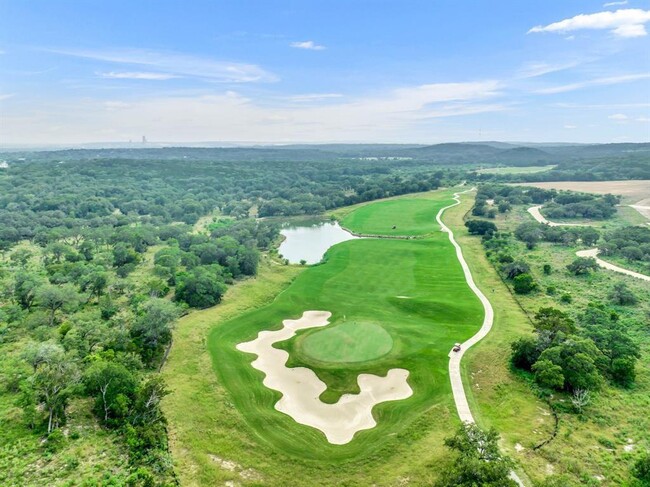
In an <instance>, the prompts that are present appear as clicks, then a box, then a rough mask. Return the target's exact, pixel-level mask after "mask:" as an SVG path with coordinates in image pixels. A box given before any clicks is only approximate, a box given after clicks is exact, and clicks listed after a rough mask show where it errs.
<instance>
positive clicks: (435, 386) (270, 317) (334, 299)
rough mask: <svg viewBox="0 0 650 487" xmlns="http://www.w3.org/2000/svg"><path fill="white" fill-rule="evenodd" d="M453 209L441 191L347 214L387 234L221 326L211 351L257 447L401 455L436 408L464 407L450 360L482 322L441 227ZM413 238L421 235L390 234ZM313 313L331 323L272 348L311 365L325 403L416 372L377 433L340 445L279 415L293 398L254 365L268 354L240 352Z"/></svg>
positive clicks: (342, 455) (335, 456)
mask: <svg viewBox="0 0 650 487" xmlns="http://www.w3.org/2000/svg"><path fill="white" fill-rule="evenodd" d="M453 203H454V200H453V199H452V192H451V191H440V192H436V193H430V194H427V195H424V196H416V197H408V198H401V199H395V200H389V201H382V202H378V203H372V204H367V205H363V206H360V207H359V208H356V209H354V210H353V211H352V212H350V213H349V214H348V215H347V216H345V217H344V218H343V220H342V225H343V226H344V227H346V228H348V229H349V230H351V231H352V232H354V233H356V234H360V235H386V236H387V238H363V239H356V240H351V241H347V242H343V243H340V244H338V245H335V246H334V247H332V248H331V249H330V250H329V251H328V252H327V254H326V256H325V259H324V262H323V263H322V264H320V265H317V266H313V267H310V268H308V269H306V270H305V271H304V272H302V273H301V274H299V275H298V276H297V278H296V279H295V280H294V281H293V282H292V283H291V285H290V286H289V287H287V288H286V289H285V290H284V291H283V292H282V293H280V294H279V295H278V296H277V297H276V298H275V300H274V301H273V302H272V303H270V304H268V305H266V306H263V307H260V308H258V309H254V310H252V311H249V312H246V313H244V314H242V315H240V316H238V317H236V318H235V319H232V320H230V321H227V322H225V323H223V324H220V325H219V326H216V327H214V328H213V329H212V331H211V333H210V335H209V339H208V347H209V351H210V354H211V356H212V362H213V367H214V372H215V373H216V375H217V379H218V382H219V383H220V384H222V385H223V386H224V387H225V388H226V390H227V391H228V394H229V396H230V399H231V401H232V404H233V405H234V407H235V408H236V409H237V411H239V413H240V414H241V415H242V416H243V418H244V420H245V423H246V425H247V427H248V428H250V430H251V431H253V432H254V436H255V437H256V438H257V440H258V441H260V442H262V443H264V444H266V445H267V446H270V447H272V449H273V450H275V451H277V452H278V453H279V452H282V453H283V454H288V455H290V456H292V457H296V458H301V459H305V460H326V461H327V462H329V463H331V462H342V461H346V462H349V461H351V460H355V459H361V458H363V457H367V456H368V455H369V454H371V453H372V452H373V451H374V450H377V449H380V448H381V449H384V448H387V447H388V448H390V445H391V443H394V442H397V441H399V438H400V434H402V433H403V432H404V431H405V430H407V429H409V427H410V426H411V425H413V424H414V422H416V421H417V420H418V419H419V418H420V417H421V416H422V415H423V414H424V413H426V412H427V411H429V410H431V408H434V407H436V406H441V405H444V406H445V407H447V408H451V409H453V400H452V395H451V387H450V384H449V377H448V372H447V366H448V357H447V354H448V353H449V350H450V349H451V348H452V346H453V344H454V343H455V342H463V341H465V340H466V339H467V338H469V337H471V336H472V335H473V334H474V333H475V332H476V331H477V330H478V329H479V328H480V325H481V322H482V319H483V310H482V307H481V304H480V302H479V300H478V299H477V298H476V296H475V295H474V294H473V293H472V291H471V290H470V288H469V287H468V285H467V283H466V281H465V277H464V275H463V271H462V269H461V266H460V263H459V262H458V260H457V257H456V253H455V249H454V247H453V246H452V244H451V243H450V242H449V239H448V236H447V234H445V233H443V232H441V231H440V226H439V225H438V223H437V222H436V215H437V213H438V212H439V210H440V209H441V208H443V207H445V206H448V205H450V204H453ZM409 236H417V237H418V238H414V239H404V238H391V237H409ZM310 310H320V311H321V312H322V313H326V316H328V320H327V321H322V322H319V323H318V325H317V326H312V327H307V328H304V329H296V331H295V333H291V334H289V335H291V336H287V338H286V339H283V340H281V341H278V342H277V343H275V344H274V345H273V346H274V347H275V349H280V350H283V351H284V352H285V355H284V357H286V356H287V355H288V358H285V359H283V360H285V361H286V367H288V368H289V369H292V368H294V369H296V370H300V369H299V368H304V369H309V371H310V372H311V373H313V374H315V376H316V377H317V380H319V381H322V382H323V383H324V385H325V386H326V388H325V389H324V390H323V391H322V393H321V394H320V395H319V396H318V397H317V398H314V399H316V400H318V402H319V403H320V404H322V405H327V406H333V405H335V404H337V403H338V402H339V401H340V402H341V403H343V402H345V401H348V400H351V398H354V397H357V396H358V395H360V394H362V392H363V391H362V390H361V389H362V388H360V383H361V382H362V378H364V377H367V376H368V375H372V376H376V377H377V378H386V377H388V375H389V374H391V371H394V370H395V369H397V370H403V371H406V372H407V375H408V379H407V381H408V386H409V387H410V389H412V394H408V397H406V396H407V394H402V395H401V396H400V397H399V398H396V399H395V400H390V399H385V400H384V401H383V402H379V403H378V404H377V405H376V406H374V408H373V409H372V416H373V418H374V421H376V426H374V427H370V428H363V429H361V430H360V431H358V432H357V433H356V434H355V435H354V437H353V438H352V439H351V441H346V442H340V443H341V444H333V443H331V442H330V441H328V439H327V437H326V436H325V434H324V433H323V431H321V430H319V429H318V428H315V427H310V426H306V425H304V424H300V423H298V422H297V421H296V420H295V419H294V418H292V417H291V416H290V415H289V414H285V413H283V412H280V411H278V406H277V404H278V402H279V401H281V399H282V400H283V401H284V402H286V399H287V398H283V397H282V394H281V393H280V392H279V390H282V389H283V387H284V386H278V385H277V384H276V385H274V386H271V387H267V385H265V383H264V382H265V374H264V373H263V372H262V371H261V370H258V368H257V366H253V364H252V362H253V361H254V360H255V359H256V358H257V357H256V356H257V355H260V356H261V355H264V354H263V353H262V352H260V351H254V350H253V349H251V348H250V345H248V348H247V347H246V346H243V345H240V344H245V343H246V342H248V344H250V343H251V342H252V341H253V340H255V339H256V337H258V335H259V337H260V339H261V337H262V336H264V334H267V333H270V332H277V331H278V330H281V329H282V328H283V322H284V321H285V320H288V322H291V320H299V319H300V318H301V316H303V313H305V312H308V311H310ZM260 332H262V334H261V335H260ZM238 346H239V349H238ZM260 359H261V360H262V359H264V357H260ZM282 366H283V367H284V364H282ZM284 370H286V368H285V369H284ZM320 390H322V388H321V389H320ZM402 392H403V391H402ZM314 414H317V413H316V412H315V413H314ZM332 421H333V422H336V421H337V418H336V417H333V418H332ZM374 421H373V422H374Z"/></svg>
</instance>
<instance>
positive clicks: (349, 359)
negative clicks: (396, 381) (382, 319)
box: [298, 321, 393, 363]
mask: <svg viewBox="0 0 650 487" xmlns="http://www.w3.org/2000/svg"><path fill="white" fill-rule="evenodd" d="M298 347H300V348H301V349H302V352H303V353H304V354H305V355H307V356H308V357H311V358H313V359H314V360H319V361H321V362H336V363H353V362H367V361H369V360H375V359H378V358H381V357H383V356H384V355H386V354H387V353H388V352H390V350H391V348H393V339H392V338H391V336H390V334H389V333H388V332H387V331H386V330H384V329H383V328H382V327H381V326H379V325H376V324H374V323H363V322H361V323H357V322H353V321H346V322H344V323H341V324H340V325H338V326H335V327H333V328H325V329H324V330H319V331H316V332H315V333H311V334H309V335H307V336H305V337H304V339H302V340H300V342H299V344H298Z"/></svg>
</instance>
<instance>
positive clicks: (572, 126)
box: [564, 124, 578, 130]
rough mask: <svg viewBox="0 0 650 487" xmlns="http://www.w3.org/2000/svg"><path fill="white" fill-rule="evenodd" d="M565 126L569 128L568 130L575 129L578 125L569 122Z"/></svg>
mask: <svg viewBox="0 0 650 487" xmlns="http://www.w3.org/2000/svg"><path fill="white" fill-rule="evenodd" d="M564 128H565V129H567V130H573V129H577V128H578V126H577V125H569V124H567V125H565V126H564Z"/></svg>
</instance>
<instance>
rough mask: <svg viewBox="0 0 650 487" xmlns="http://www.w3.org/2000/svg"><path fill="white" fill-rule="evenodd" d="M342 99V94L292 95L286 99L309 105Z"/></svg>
mask: <svg viewBox="0 0 650 487" xmlns="http://www.w3.org/2000/svg"><path fill="white" fill-rule="evenodd" d="M341 97H343V95H342V94H340V93H305V94H302V95H291V96H288V97H286V99H287V100H289V101H293V102H296V103H308V102H316V101H322V100H329V99H333V98H341Z"/></svg>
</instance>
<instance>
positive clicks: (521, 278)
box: [513, 274, 537, 294]
mask: <svg viewBox="0 0 650 487" xmlns="http://www.w3.org/2000/svg"><path fill="white" fill-rule="evenodd" d="M513 282H514V288H515V292H516V293H517V294H528V293H530V292H532V291H534V290H535V289H536V288H537V284H536V283H535V281H534V280H533V276H531V275H530V274H519V275H518V276H517V277H515V279H514V281H513Z"/></svg>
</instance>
